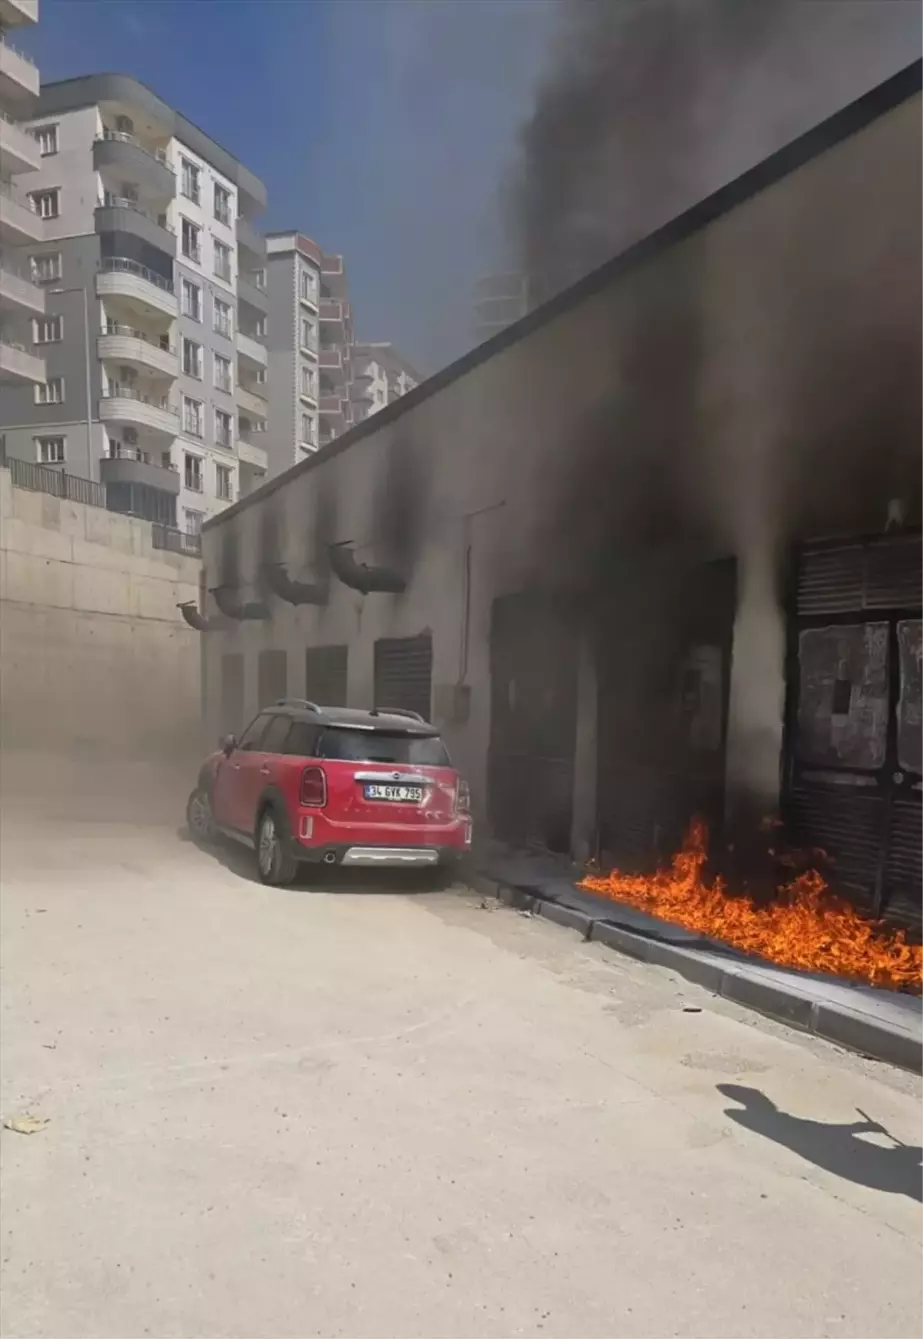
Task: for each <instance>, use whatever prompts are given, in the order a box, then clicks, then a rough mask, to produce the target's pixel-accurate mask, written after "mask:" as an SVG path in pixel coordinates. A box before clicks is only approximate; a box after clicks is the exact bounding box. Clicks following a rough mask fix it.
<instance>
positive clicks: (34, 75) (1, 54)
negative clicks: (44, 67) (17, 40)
mask: <svg viewBox="0 0 923 1339" xmlns="http://www.w3.org/2000/svg"><path fill="white" fill-rule="evenodd" d="M38 91H39V75H38V66H37V65H36V64H35V63H34V61H32V60H31V59H30V58H29V57H28V56H27V55H26V53H25V52H24V51H19V50H18V49H17V48H16V47H14V46H13V44H12V42H8V41H7V39H6V38H5V37H4V36H3V35H2V34H0V104H2V105H3V106H5V107H16V108H19V107H22V108H23V110H24V111H26V110H29V109H30V108H31V106H32V103H33V102H34V101H35V99H36V98H37V97H38Z"/></svg>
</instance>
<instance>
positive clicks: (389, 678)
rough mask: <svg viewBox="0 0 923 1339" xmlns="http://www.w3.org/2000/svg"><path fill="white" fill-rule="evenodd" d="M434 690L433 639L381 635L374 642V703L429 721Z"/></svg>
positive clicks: (426, 635)
mask: <svg viewBox="0 0 923 1339" xmlns="http://www.w3.org/2000/svg"><path fill="white" fill-rule="evenodd" d="M432 691H433V639H432V637H431V636H430V634H429V633H428V632H426V633H423V634H421V635H420V636H419V637H382V638H380V640H379V641H377V642H376V643H375V706H376V707H379V708H381V710H382V711H384V710H385V709H386V708H387V707H401V708H403V710H404V711H416V712H418V713H419V714H420V715H421V716H422V717H423V719H424V720H427V721H428V720H429V718H430V710H431V706H430V703H431V698H432Z"/></svg>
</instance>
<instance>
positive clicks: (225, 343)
mask: <svg viewBox="0 0 923 1339" xmlns="http://www.w3.org/2000/svg"><path fill="white" fill-rule="evenodd" d="M3 3H5V0H0V5H2V4H3ZM31 126H32V130H33V133H34V134H35V135H36V136H37V137H38V141H39V143H40V144H41V145H43V146H44V147H43V153H44V156H43V157H42V159H41V165H40V167H39V169H38V171H37V172H36V173H35V174H33V176H32V178H31V179H30V181H29V183H28V199H29V200H30V201H31V203H32V205H33V208H34V209H35V210H37V211H38V212H39V213H40V214H41V215H42V216H43V218H44V228H45V234H44V241H43V243H42V245H41V246H32V247H30V246H28V245H23V246H21V247H20V248H19V250H20V252H21V253H22V254H23V255H24V256H28V258H29V263H30V264H31V265H32V266H33V267H34V269H35V271H36V272H37V273H38V274H39V275H40V276H41V279H42V281H43V282H44V284H45V297H46V311H45V314H44V317H42V318H38V317H37V318H36V319H35V320H34V322H33V328H32V344H33V352H34V353H40V354H44V356H45V360H46V363H47V371H46V376H45V378H44V380H43V383H42V384H41V385H36V386H35V387H33V388H32V391H31V393H30V392H29V391H23V390H19V391H16V392H14V393H13V394H4V395H3V402H2V403H0V420H2V421H3V422H4V423H5V424H6V425H7V426H6V439H7V451H8V453H10V454H14V455H18V456H20V457H22V458H25V459H32V460H39V461H40V462H42V463H46V464H58V465H61V466H62V467H64V468H65V469H66V470H67V471H68V472H69V473H72V474H83V475H86V476H88V477H90V478H94V479H100V480H101V481H102V482H103V483H105V485H106V490H107V497H108V505H109V506H110V508H111V509H113V510H117V511H125V512H130V513H131V514H133V515H140V516H144V517H146V518H148V519H150V520H153V521H157V522H160V523H162V524H164V525H167V526H176V527H178V528H180V529H181V530H183V531H185V532H186V533H187V534H197V533H198V531H199V529H200V528H201V525H202V522H203V521H204V520H205V519H206V518H207V517H209V516H212V515H214V514H215V513H216V512H218V511H220V510H222V509H223V508H224V507H226V506H228V505H229V503H231V502H233V501H235V500H236V499H237V498H238V497H239V496H241V495H242V494H246V493H247V492H249V491H251V490H252V489H253V488H254V487H255V486H256V485H257V484H258V483H259V482H260V481H261V480H262V479H263V478H264V477H265V475H266V470H267V456H266V449H265V441H266V427H267V421H268V403H267V367H268V352H267V348H266V314H267V309H268V297H267V293H266V277H265V264H266V249H265V242H264V239H263V238H262V237H261V236H260V234H259V233H258V232H257V231H256V229H255V227H254V225H253V222H252V219H253V217H254V216H255V215H256V214H257V213H258V212H259V211H260V210H261V209H263V208H264V207H265V204H266V191H265V188H264V186H263V184H262V182H260V181H259V180H258V179H257V178H256V177H255V176H254V175H253V174H252V173H251V172H249V171H248V170H247V169H246V168H245V167H244V166H243V165H242V164H241V163H239V162H238V161H237V160H236V159H235V158H233V157H232V156H231V155H230V154H229V153H227V152H226V151H225V150H224V149H222V148H221V147H220V145H218V144H216V143H215V142H214V141H213V140H212V139H210V138H209V136H208V135H206V134H205V133H204V132H203V131H201V130H199V129H198V127H196V126H194V125H193V124H192V123H191V122H189V121H187V120H186V119H185V118H184V117H182V116H181V115H180V114H179V113H178V112H176V111H175V110H174V109H172V108H171V107H169V106H167V104H166V103H164V102H162V101H161V99H160V98H158V97H157V96H156V95H155V94H154V93H152V92H151V90H150V89H148V88H146V87H145V86H144V85H143V84H140V83H138V81H136V80H134V79H131V78H129V77H127V76H124V75H107V74H101V75H90V76H87V77H84V78H79V79H70V80H64V81H62V82H60V83H54V84H48V85H46V86H45V87H44V88H43V89H42V91H41V97H40V100H39V103H38V106H37V107H36V108H35V109H34V112H33V116H32V120H31ZM0 394H3V393H0Z"/></svg>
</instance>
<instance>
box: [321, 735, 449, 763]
mask: <svg viewBox="0 0 923 1339" xmlns="http://www.w3.org/2000/svg"><path fill="white" fill-rule="evenodd" d="M314 756H315V757H316V758H329V759H330V760H331V761H333V760H334V759H338V760H340V761H343V762H394V763H409V764H410V765H411V766H414V767H449V766H450V765H451V764H450V762H449V755H448V753H447V752H446V747H445V744H443V742H442V740H441V739H439V738H438V737H435V736H432V735H429V736H427V735H405V734H400V733H398V732H396V731H395V732H393V733H391V732H388V731H384V730H347V729H342V728H339V727H337V726H328V727H327V729H326V730H323V731H322V732H321V736H320V739H319V740H318V741H317V746H316V749H315V753H314Z"/></svg>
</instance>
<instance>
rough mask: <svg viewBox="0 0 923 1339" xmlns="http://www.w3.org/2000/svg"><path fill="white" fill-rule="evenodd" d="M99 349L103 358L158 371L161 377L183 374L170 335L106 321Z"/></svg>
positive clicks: (148, 370) (97, 344) (98, 341)
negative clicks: (149, 333) (162, 335)
mask: <svg viewBox="0 0 923 1339" xmlns="http://www.w3.org/2000/svg"><path fill="white" fill-rule="evenodd" d="M96 352H97V353H98V355H99V357H100V358H109V359H111V360H112V361H113V362H116V363H125V364H127V365H128V366H129V367H138V368H141V369H142V370H143V371H146V372H156V373H157V374H158V375H159V376H164V377H170V378H174V377H177V376H178V375H179V360H178V358H177V356H176V350H175V349H172V348H171V347H170V342H169V339H168V338H167V336H164V337H163V339H162V340H161V339H157V338H156V337H154V336H151V335H145V334H144V333H143V332H142V331H140V330H133V329H132V328H131V326H127V325H118V324H117V323H115V322H113V321H108V322H107V323H106V328H105V331H104V332H103V334H101V335H100V336H99V338H98V339H97V341H96Z"/></svg>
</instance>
